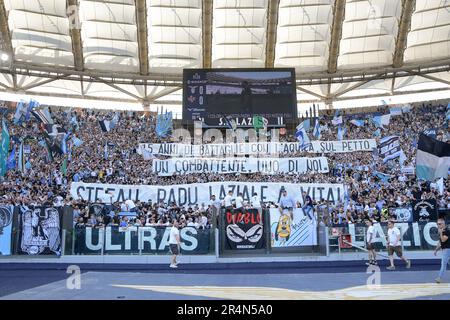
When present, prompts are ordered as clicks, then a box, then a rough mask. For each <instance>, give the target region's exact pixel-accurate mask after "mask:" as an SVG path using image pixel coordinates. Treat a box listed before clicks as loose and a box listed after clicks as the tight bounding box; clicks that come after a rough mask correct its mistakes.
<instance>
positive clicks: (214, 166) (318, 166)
mask: <svg viewBox="0 0 450 320" xmlns="http://www.w3.org/2000/svg"><path fill="white" fill-rule="evenodd" d="M153 172H154V173H156V174H158V175H159V176H172V175H174V174H177V175H179V174H192V173H219V174H227V173H242V174H246V173H262V174H269V175H272V174H280V173H327V172H329V169H328V160H327V158H325V157H317V158H225V159H217V158H216V159H214V158H209V159H199V158H171V159H167V160H153Z"/></svg>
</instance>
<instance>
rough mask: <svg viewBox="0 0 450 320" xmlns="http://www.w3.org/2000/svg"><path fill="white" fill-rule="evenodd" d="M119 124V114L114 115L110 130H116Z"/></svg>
mask: <svg viewBox="0 0 450 320" xmlns="http://www.w3.org/2000/svg"><path fill="white" fill-rule="evenodd" d="M118 123H119V114H118V113H117V112H115V113H114V117H113V118H112V119H111V123H110V124H109V127H110V129H114V128H115V127H117V124H118Z"/></svg>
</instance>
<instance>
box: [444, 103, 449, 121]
mask: <svg viewBox="0 0 450 320" xmlns="http://www.w3.org/2000/svg"><path fill="white" fill-rule="evenodd" d="M445 116H446V117H447V120H450V103H449V104H448V105H447V112H446V113H445Z"/></svg>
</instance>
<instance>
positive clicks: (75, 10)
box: [67, 0, 84, 71]
mask: <svg viewBox="0 0 450 320" xmlns="http://www.w3.org/2000/svg"><path fill="white" fill-rule="evenodd" d="M79 9H80V7H79V5H78V0H67V16H68V18H69V28H70V37H71V38H72V53H73V60H74V65H75V70H77V71H83V70H84V57H83V42H82V41H81V23H80V10H79Z"/></svg>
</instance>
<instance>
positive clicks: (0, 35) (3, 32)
mask: <svg viewBox="0 0 450 320" xmlns="http://www.w3.org/2000/svg"><path fill="white" fill-rule="evenodd" d="M0 50H1V51H5V52H6V53H7V54H8V55H9V60H10V61H11V62H12V61H14V49H13V46H12V42H11V33H10V32H9V26H8V15H7V14H6V8H5V2H4V1H3V0H0Z"/></svg>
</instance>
